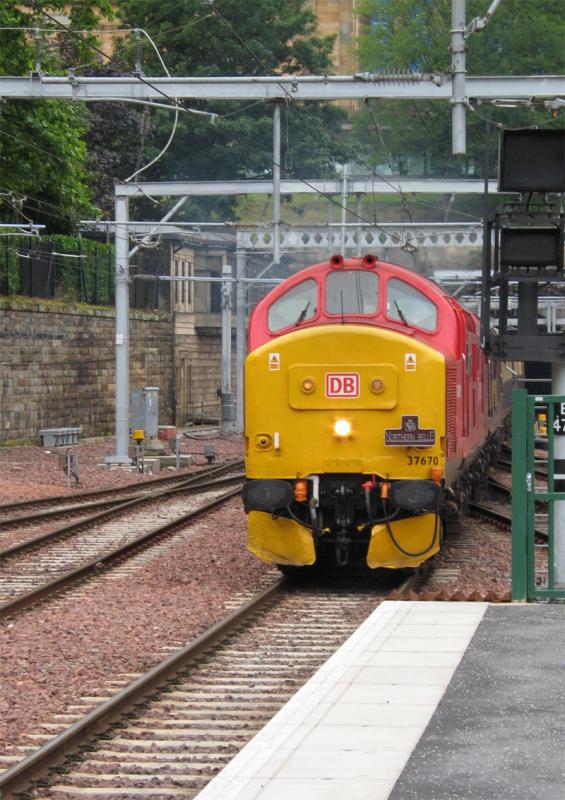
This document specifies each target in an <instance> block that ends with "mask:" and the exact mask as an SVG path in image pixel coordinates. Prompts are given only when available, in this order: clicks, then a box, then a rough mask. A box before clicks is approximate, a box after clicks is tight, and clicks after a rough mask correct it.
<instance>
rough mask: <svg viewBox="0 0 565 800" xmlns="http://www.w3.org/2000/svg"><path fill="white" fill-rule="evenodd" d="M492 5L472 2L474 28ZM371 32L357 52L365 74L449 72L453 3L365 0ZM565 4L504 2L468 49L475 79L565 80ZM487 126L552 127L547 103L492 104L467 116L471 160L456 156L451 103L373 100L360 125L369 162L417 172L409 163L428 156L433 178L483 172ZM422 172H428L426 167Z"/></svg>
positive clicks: (470, 15)
mask: <svg viewBox="0 0 565 800" xmlns="http://www.w3.org/2000/svg"><path fill="white" fill-rule="evenodd" d="M488 6H489V3H488V2H487V0H468V3H467V10H466V15H467V23H468V22H470V21H471V20H472V19H474V18H476V17H481V16H483V15H484V14H485V13H486V10H487V8H488ZM360 11H361V12H362V13H363V14H364V19H365V20H366V26H365V29H364V32H363V34H362V36H361V37H360V40H359V45H358V53H359V58H360V60H361V63H362V65H363V68H364V69H367V70H370V71H374V72H388V71H394V70H400V69H410V70H418V71H421V72H439V73H443V74H444V75H448V74H449V70H450V59H451V56H450V50H449V44H450V38H449V31H450V27H451V3H450V1H449V0H362V2H361V4H360ZM564 40H565V17H564V15H563V2H562V0H503V2H502V3H500V5H499V6H498V8H497V9H496V12H495V13H494V15H493V16H492V18H491V20H490V22H489V23H488V25H487V27H486V28H485V29H484V30H483V31H482V32H476V33H473V34H471V35H470V36H469V37H468V38H467V40H466V42H467V70H468V74H469V75H543V74H564V73H565V47H564V45H563V42H564ZM485 119H488V120H492V121H493V122H495V123H497V124H498V123H500V124H502V125H504V126H509V127H518V126H526V125H532V124H543V125H544V126H545V125H555V126H562V121H559V120H555V121H554V122H552V120H551V116H550V114H549V112H548V111H547V110H545V109H544V108H543V104H542V103H540V104H537V105H529V106H522V107H519V108H517V109H502V108H498V107H494V106H493V105H491V104H482V105H478V106H477V107H476V110H475V112H474V113H473V112H472V111H469V112H468V113H467V139H468V146H467V150H468V157H467V158H464V157H458V158H456V157H452V156H451V155H450V153H451V107H450V105H449V104H448V103H446V102H439V101H438V102H435V103H434V102H424V101H417V102H413V103H407V102H406V101H373V102H372V103H371V104H370V107H369V108H366V109H365V110H364V111H363V112H362V113H361V114H360V115H359V117H358V119H357V120H356V130H357V132H358V135H359V137H360V138H361V139H362V140H363V142H364V144H365V147H366V153H367V157H368V158H370V159H371V160H372V162H373V163H374V164H385V163H387V162H388V163H390V164H391V165H392V167H393V168H394V169H395V170H396V169H400V171H405V172H408V171H410V156H414V154H420V155H423V156H424V157H425V167H426V169H427V170H428V172H429V173H431V174H448V173H452V174H453V173H455V174H469V171H470V170H472V169H473V168H475V169H477V171H480V170H481V169H482V157H483V148H484V138H485V136H484V134H485V124H486V123H485ZM420 166H421V165H420Z"/></svg>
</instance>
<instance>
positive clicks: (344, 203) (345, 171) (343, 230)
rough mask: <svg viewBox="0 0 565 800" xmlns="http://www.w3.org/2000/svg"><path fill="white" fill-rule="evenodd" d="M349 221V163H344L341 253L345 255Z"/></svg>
mask: <svg viewBox="0 0 565 800" xmlns="http://www.w3.org/2000/svg"><path fill="white" fill-rule="evenodd" d="M346 223H347V165H346V164H344V165H343V178H342V181H341V255H342V256H345V235H346V234H345V225H346Z"/></svg>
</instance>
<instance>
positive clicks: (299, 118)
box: [119, 0, 345, 218]
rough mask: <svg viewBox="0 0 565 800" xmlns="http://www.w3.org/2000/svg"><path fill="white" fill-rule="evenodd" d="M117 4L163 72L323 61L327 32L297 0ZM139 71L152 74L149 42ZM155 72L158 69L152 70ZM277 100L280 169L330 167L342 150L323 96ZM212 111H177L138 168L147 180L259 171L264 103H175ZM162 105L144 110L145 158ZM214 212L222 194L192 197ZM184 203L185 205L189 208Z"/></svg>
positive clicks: (328, 46) (260, 70)
mask: <svg viewBox="0 0 565 800" xmlns="http://www.w3.org/2000/svg"><path fill="white" fill-rule="evenodd" d="M119 14H120V15H121V17H122V19H123V20H124V21H125V22H126V23H127V24H128V25H130V26H132V27H141V28H143V29H145V30H147V31H149V32H150V33H151V36H152V39H153V42H154V44H155V46H156V47H158V48H159V50H160V52H161V54H162V57H163V59H164V61H165V63H166V65H167V67H168V69H169V70H170V72H171V74H173V75H177V76H181V75H183V76H214V75H222V76H230V75H231V76H233V75H269V74H274V75H277V74H282V73H284V74H297V75H298V74H309V73H312V74H321V73H324V72H327V71H328V70H329V69H330V66H331V61H330V55H331V50H332V46H333V39H332V38H330V37H321V36H319V35H318V34H317V32H316V18H315V15H314V14H313V12H312V10H311V8H310V7H309V5H308V3H307V2H306V0H261V2H260V3H258V2H256V0H215V1H214V2H213V3H209V2H205V0H182V2H178V0H121V2H120V4H119ZM145 56H146V72H147V73H148V74H159V73H158V70H160V69H161V68H160V65H159V62H158V60H157V58H156V57H155V53H154V51H153V48H152V47H151V46H149V45H147V46H146V47H145ZM161 74H162V72H161ZM287 100H288V101H287V102H285V103H284V108H283V111H282V119H283V137H282V138H283V151H284V154H283V159H282V161H283V163H282V168H283V171H284V173H285V174H286V175H288V176H299V177H306V176H307V177H309V178H311V177H314V176H324V175H330V174H333V172H334V169H335V161H336V159H338V160H339V159H343V158H345V150H344V145H343V144H342V142H341V141H340V139H339V135H338V134H339V132H340V122H341V121H342V119H343V118H344V113H343V111H342V110H341V109H339V108H337V107H336V106H332V105H329V104H325V105H324V104H309V105H305V104H304V103H300V102H297V101H296V100H294V99H293V98H292V97H289V98H288V99H287ZM185 106H187V107H188V106H190V107H191V108H197V109H198V110H204V111H208V112H214V113H216V114H218V115H219V117H218V119H217V120H216V122H215V123H214V124H212V122H211V120H210V119H209V118H206V117H203V116H196V115H193V114H187V113H182V114H181V115H180V117H179V121H178V127H177V131H176V134H175V137H174V140H173V143H172V144H171V146H170V148H169V149H168V151H167V152H166V154H165V155H164V156H163V157H162V158H160V159H159V161H158V162H157V163H156V164H155V165H154V166H153V167H151V168H150V169H149V170H148V171H147V172H145V173H143V177H144V178H149V179H153V180H163V179H168V180H171V179H172V180H202V179H206V180H214V179H223V180H226V179H235V178H245V177H250V176H252V175H253V176H256V175H259V176H266V175H268V174H270V172H271V169H272V107H270V104H268V103H263V102H259V103H250V102H247V103H246V102H236V101H226V102H213V103H212V102H209V103H199V104H197V103H185ZM172 124H173V115H172V113H171V112H157V113H156V114H155V115H154V124H153V130H152V134H151V136H150V138H149V140H148V146H147V148H146V159H145V163H148V161H149V160H151V158H153V157H155V156H156V155H157V154H158V153H159V151H160V149H161V148H162V146H163V145H164V143H165V142H166V140H167V138H168V136H169V134H170V131H171V127H172ZM199 205H200V209H199V210H200V211H202V206H203V205H205V206H206V207H207V209H208V212H209V211H213V210H214V209H215V212H216V214H217V216H218V217H219V218H225V216H226V215H229V214H230V213H231V212H232V203H231V201H224V202H221V203H218V202H217V201H215V202H211V201H209V202H207V203H205V204H202V203H200V204H199ZM194 211H195V209H194V206H193V207H192V208H191V207H190V206H188V207H187V210H186V213H187V214H188V215H190V214H191V213H194Z"/></svg>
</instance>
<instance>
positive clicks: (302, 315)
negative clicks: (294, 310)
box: [294, 300, 310, 325]
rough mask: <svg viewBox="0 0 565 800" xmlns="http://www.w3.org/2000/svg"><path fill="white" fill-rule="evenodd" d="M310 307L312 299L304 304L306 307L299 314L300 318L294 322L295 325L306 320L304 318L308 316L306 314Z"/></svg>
mask: <svg viewBox="0 0 565 800" xmlns="http://www.w3.org/2000/svg"><path fill="white" fill-rule="evenodd" d="M309 308H310V300H308V302H307V303H306V305H305V306H304V308H303V309H302V311H301V312H300V314H299V315H298V319H297V320H296V322H295V323H294V324H295V325H300V323H301V322H304V319H305V318H306V314H307V313H308V309H309Z"/></svg>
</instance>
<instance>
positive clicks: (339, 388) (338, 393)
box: [326, 372, 359, 397]
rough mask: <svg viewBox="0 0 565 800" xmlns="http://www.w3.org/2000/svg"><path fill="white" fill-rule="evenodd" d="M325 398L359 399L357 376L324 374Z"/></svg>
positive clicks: (351, 373) (352, 373)
mask: <svg viewBox="0 0 565 800" xmlns="http://www.w3.org/2000/svg"><path fill="white" fill-rule="evenodd" d="M326 397H359V374H358V373H357V372H326Z"/></svg>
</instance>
